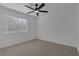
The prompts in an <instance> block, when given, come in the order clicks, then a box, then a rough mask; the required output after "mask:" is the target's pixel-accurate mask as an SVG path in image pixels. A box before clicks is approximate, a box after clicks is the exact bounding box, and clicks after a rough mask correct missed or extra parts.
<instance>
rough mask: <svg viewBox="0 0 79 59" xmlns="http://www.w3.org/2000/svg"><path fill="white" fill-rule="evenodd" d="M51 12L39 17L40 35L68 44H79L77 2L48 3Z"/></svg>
mask: <svg viewBox="0 0 79 59" xmlns="http://www.w3.org/2000/svg"><path fill="white" fill-rule="evenodd" d="M44 8H45V10H48V11H49V12H48V13H47V14H44V15H41V16H40V17H39V19H38V29H39V30H38V31H39V35H38V37H39V38H40V39H43V40H47V41H51V42H56V43H60V44H64V45H68V46H73V47H76V46H77V4H72V3H71V4H68V3H66V4H65V3H64V4H59V3H58V4H56V3H53V4H47V6H46V7H44Z"/></svg>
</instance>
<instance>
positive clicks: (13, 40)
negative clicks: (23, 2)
mask: <svg viewBox="0 0 79 59" xmlns="http://www.w3.org/2000/svg"><path fill="white" fill-rule="evenodd" d="M3 14H7V15H12V16H16V17H24V18H26V19H28V32H26V33H8V34H4V33H2V32H0V48H3V47H7V46H10V45H13V44H18V43H21V42H24V41H28V40H32V39H36V38H37V18H36V17H33V16H28V15H24V14H22V13H20V12H16V11H14V10H10V9H7V8H4V7H2V6H0V30H1V27H3V25H1V23H2V22H1V20H2V19H3V16H2V15H3Z"/></svg>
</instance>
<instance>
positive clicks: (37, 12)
mask: <svg viewBox="0 0 79 59" xmlns="http://www.w3.org/2000/svg"><path fill="white" fill-rule="evenodd" d="M25 6H26V7H28V8H30V9H32V10H33V11H30V12H27V14H30V13H33V12H35V13H36V15H37V16H39V12H43V13H48V11H45V10H41V9H42V8H43V7H44V6H45V3H42V4H41V5H40V6H38V4H37V3H36V4H35V8H32V7H30V6H28V5H25Z"/></svg>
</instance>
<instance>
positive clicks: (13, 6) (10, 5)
mask: <svg viewBox="0 0 79 59" xmlns="http://www.w3.org/2000/svg"><path fill="white" fill-rule="evenodd" d="M0 5H2V6H4V7H7V8H10V9H13V10H16V11H19V12H22V13H27V12H29V11H32V10H31V9H29V8H27V7H25V6H24V5H29V6H31V7H33V8H34V7H35V5H34V3H0ZM39 5H40V4H39ZM29 15H34V16H36V14H35V13H31V14H29Z"/></svg>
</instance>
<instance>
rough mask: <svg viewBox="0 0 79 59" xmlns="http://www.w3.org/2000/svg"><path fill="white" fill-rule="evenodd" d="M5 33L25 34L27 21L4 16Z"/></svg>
mask: <svg viewBox="0 0 79 59" xmlns="http://www.w3.org/2000/svg"><path fill="white" fill-rule="evenodd" d="M4 24H5V29H6V33H12V32H27V19H24V18H20V17H15V16H9V15H4Z"/></svg>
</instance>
